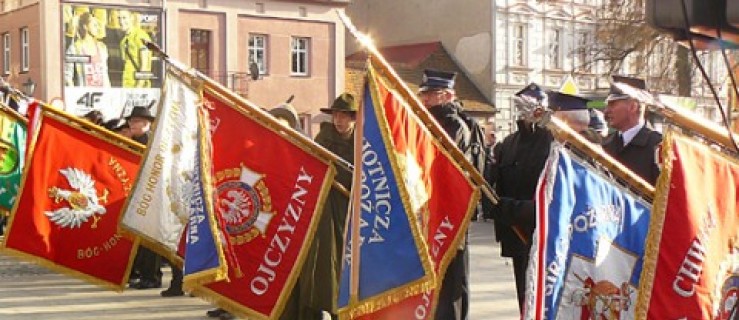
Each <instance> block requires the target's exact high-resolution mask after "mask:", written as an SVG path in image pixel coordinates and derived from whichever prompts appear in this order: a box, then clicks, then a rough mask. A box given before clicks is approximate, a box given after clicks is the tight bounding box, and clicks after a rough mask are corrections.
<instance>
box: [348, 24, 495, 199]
mask: <svg viewBox="0 0 739 320" xmlns="http://www.w3.org/2000/svg"><path fill="white" fill-rule="evenodd" d="M337 13H338V15H339V19H341V22H343V23H344V25H345V26H346V28H347V29H348V30H349V32H350V33H351V34H352V35H354V37H355V38H357V40H359V42H360V43H361V44H362V46H364V47H365V49H366V50H367V51H368V52H369V56H370V59H371V61H372V62H374V63H375V64H376V67H377V70H378V71H379V72H381V73H383V74H384V75H385V76H386V78H387V79H388V80H389V81H390V83H391V84H392V85H393V86H394V87H395V88H398V89H399V93H400V95H401V96H402V97H403V98H404V99H405V100H406V101H408V103H410V104H411V107H412V109H413V110H414V112H415V114H416V115H417V116H418V118H419V119H421V121H422V122H423V123H424V124H425V125H426V127H427V128H428V129H429V130H430V131H431V133H432V134H433V135H435V136H436V137H438V138H439V141H440V142H441V145H442V146H443V147H444V149H446V150H447V151H448V152H449V154H450V155H451V156H452V159H454V160H455V161H456V162H457V163H458V164H459V165H460V166H461V167H462V169H464V170H465V171H466V172H467V174H468V175H469V177H470V178H471V179H472V181H473V182H474V183H476V184H477V185H479V186H480V187H481V189H482V192H483V193H484V194H485V196H487V198H488V199H490V201H492V202H493V203H494V204H495V203H498V195H497V194H496V193H495V191H493V188H492V187H491V186H490V184H488V183H487V181H485V178H483V177H482V175H481V174H480V172H477V169H476V168H475V167H474V166H473V165H472V164H471V163H470V162H469V160H467V158H465V157H464V154H462V151H460V150H459V148H457V146H456V145H455V144H454V142H453V141H452V139H451V138H449V135H447V134H446V132H444V130H441V128H440V127H439V125H438V124H437V123H436V120H434V119H433V118H432V117H431V115H430V114H429V113H428V111H427V110H426V108H425V107H424V106H423V104H422V103H421V101H420V100H419V99H418V97H417V96H416V95H415V94H414V93H413V91H412V90H411V89H410V88H408V86H407V85H406V84H405V83H404V82H403V81H402V80H400V76H398V74H397V73H396V72H395V70H393V68H392V67H391V66H390V64H389V63H388V62H387V60H385V58H384V57H383V56H382V54H381V53H380V51H379V50H377V47H375V45H374V44H373V43H372V40H371V39H370V38H369V37H368V36H366V35H364V34H363V33H362V32H360V31H359V30H357V27H356V26H354V24H353V23H352V22H351V19H349V17H347V16H346V14H345V13H344V12H342V11H339V10H337Z"/></svg>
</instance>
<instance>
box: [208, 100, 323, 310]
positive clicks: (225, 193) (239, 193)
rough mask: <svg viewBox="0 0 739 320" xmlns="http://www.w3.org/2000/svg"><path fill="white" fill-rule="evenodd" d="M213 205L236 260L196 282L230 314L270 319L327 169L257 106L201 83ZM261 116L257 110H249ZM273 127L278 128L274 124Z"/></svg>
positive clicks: (295, 267)
mask: <svg viewBox="0 0 739 320" xmlns="http://www.w3.org/2000/svg"><path fill="white" fill-rule="evenodd" d="M204 99H205V107H206V109H207V110H208V111H209V114H210V119H211V130H212V131H213V135H212V137H213V171H214V172H215V177H214V179H213V181H214V183H215V185H216V186H215V190H216V193H217V195H218V199H217V202H216V205H215V206H216V212H217V213H218V214H220V216H221V218H222V219H223V222H224V223H225V229H226V230H225V232H224V233H225V234H226V235H227V236H228V237H229V240H230V242H231V244H232V246H233V249H234V252H235V255H236V257H237V259H238V264H239V266H234V265H231V264H230V265H229V278H230V282H226V281H221V282H215V283H211V284H208V285H206V286H205V287H203V288H198V289H196V290H197V291H201V292H202V293H204V294H206V295H207V296H208V297H209V298H211V299H212V300H214V301H217V302H218V303H219V305H220V306H222V307H224V308H226V309H227V310H229V311H232V312H233V313H235V314H237V315H242V316H247V317H250V318H256V319H275V318H276V317H277V316H278V315H279V314H280V313H281V312H282V309H283V308H284V305H285V301H286V300H287V298H288V296H289V294H290V292H291V290H292V288H293V286H294V284H295V282H296V280H297V277H298V275H299V273H300V269H301V265H302V263H303V261H304V260H305V255H306V252H307V250H308V247H309V244H310V241H312V238H313V234H314V233H315V229H316V226H317V222H318V218H319V215H320V212H321V205H322V203H323V200H324V199H325V197H326V195H327V193H328V187H330V185H331V183H332V181H333V176H334V173H335V172H334V169H333V167H332V166H331V164H330V163H329V162H328V160H322V159H321V158H320V157H318V156H317V154H316V153H314V152H312V151H311V150H309V148H307V147H305V146H301V145H299V144H297V143H296V142H293V139H294V138H293V139H290V136H289V134H295V133H294V132H290V133H289V134H287V133H284V132H283V133H280V132H279V131H276V130H275V129H272V128H270V127H268V126H267V125H265V124H264V121H260V120H259V119H257V118H258V117H257V118H255V113H256V112H259V111H258V110H254V109H251V108H250V107H249V106H244V105H240V102H239V101H238V100H232V99H229V98H227V97H224V96H221V95H219V94H218V93H217V90H214V89H212V88H209V87H206V90H205V93H204ZM257 116H264V115H257ZM274 125H276V126H278V127H276V129H277V130H279V129H283V130H284V128H281V127H279V126H280V125H279V124H277V123H274Z"/></svg>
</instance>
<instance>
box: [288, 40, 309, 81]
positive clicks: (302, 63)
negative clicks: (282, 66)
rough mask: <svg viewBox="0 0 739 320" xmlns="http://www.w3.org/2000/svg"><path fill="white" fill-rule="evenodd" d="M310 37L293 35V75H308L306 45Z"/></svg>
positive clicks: (307, 45)
mask: <svg viewBox="0 0 739 320" xmlns="http://www.w3.org/2000/svg"><path fill="white" fill-rule="evenodd" d="M309 45H310V38H298V37H294V38H293V40H292V68H291V69H290V70H291V72H292V74H293V75H308V47H309Z"/></svg>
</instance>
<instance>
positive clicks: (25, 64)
mask: <svg viewBox="0 0 739 320" xmlns="http://www.w3.org/2000/svg"><path fill="white" fill-rule="evenodd" d="M28 37H29V35H28V28H21V71H28V69H30V67H31V50H30V48H29V45H28V42H29V40H28Z"/></svg>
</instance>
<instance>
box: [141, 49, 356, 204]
mask: <svg viewBox="0 0 739 320" xmlns="http://www.w3.org/2000/svg"><path fill="white" fill-rule="evenodd" d="M144 44H145V45H146V47H147V48H148V49H149V50H151V51H153V52H154V53H156V54H157V55H158V56H159V57H160V58H161V59H162V60H164V61H166V62H167V63H169V64H170V65H171V66H173V67H174V68H175V69H177V70H178V71H179V72H181V73H183V74H186V75H189V76H191V77H195V78H197V79H200V80H202V81H203V82H205V83H206V84H207V85H208V86H209V87H210V88H212V89H213V90H214V91H216V92H217V93H218V94H221V95H223V96H224V97H226V98H228V99H230V100H234V101H238V102H240V103H242V104H244V105H247V106H249V107H251V108H252V109H253V110H249V111H250V112H251V111H253V112H254V115H255V116H256V117H257V118H258V119H259V120H261V121H263V122H265V123H266V124H267V125H268V126H270V127H271V128H273V129H279V130H285V126H283V125H282V124H280V123H279V122H277V120H275V119H274V117H272V116H271V115H269V113H267V112H266V111H264V110H262V108H260V107H259V106H257V105H256V104H254V103H253V102H251V101H249V100H247V99H244V98H243V97H241V96H239V95H237V94H235V93H234V92H233V91H231V90H229V89H228V88H226V87H224V86H223V85H221V84H220V83H218V82H216V81H214V80H213V79H211V78H210V77H208V76H206V75H204V74H202V73H201V72H200V71H197V70H195V69H192V68H187V67H186V66H184V65H183V64H182V63H180V62H178V61H176V60H174V59H172V58H170V57H169V55H167V53H166V52H164V51H162V49H161V48H159V46H157V45H156V44H155V43H153V42H150V41H145V40H144ZM286 131H287V132H288V134H289V135H290V138H292V139H295V140H297V141H299V142H300V143H302V144H304V145H309V146H311V147H313V149H314V150H316V151H317V152H318V153H319V154H320V155H322V156H324V157H326V158H328V159H330V160H331V161H332V162H333V163H335V164H337V165H338V166H339V167H341V168H342V169H344V170H346V171H349V172H352V165H351V164H350V163H349V162H347V161H345V160H344V159H342V158H340V157H339V156H337V155H335V154H334V153H332V152H331V151H328V150H326V148H324V147H322V146H320V145H319V144H317V143H315V142H314V141H313V140H311V139H310V138H308V137H306V136H304V135H302V134H300V133H298V132H297V131H295V130H294V129H292V128H290V130H286ZM334 187H336V186H335V185H334ZM338 189H339V191H342V193H343V191H346V189H345V188H338ZM347 194H348V193H347Z"/></svg>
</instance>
